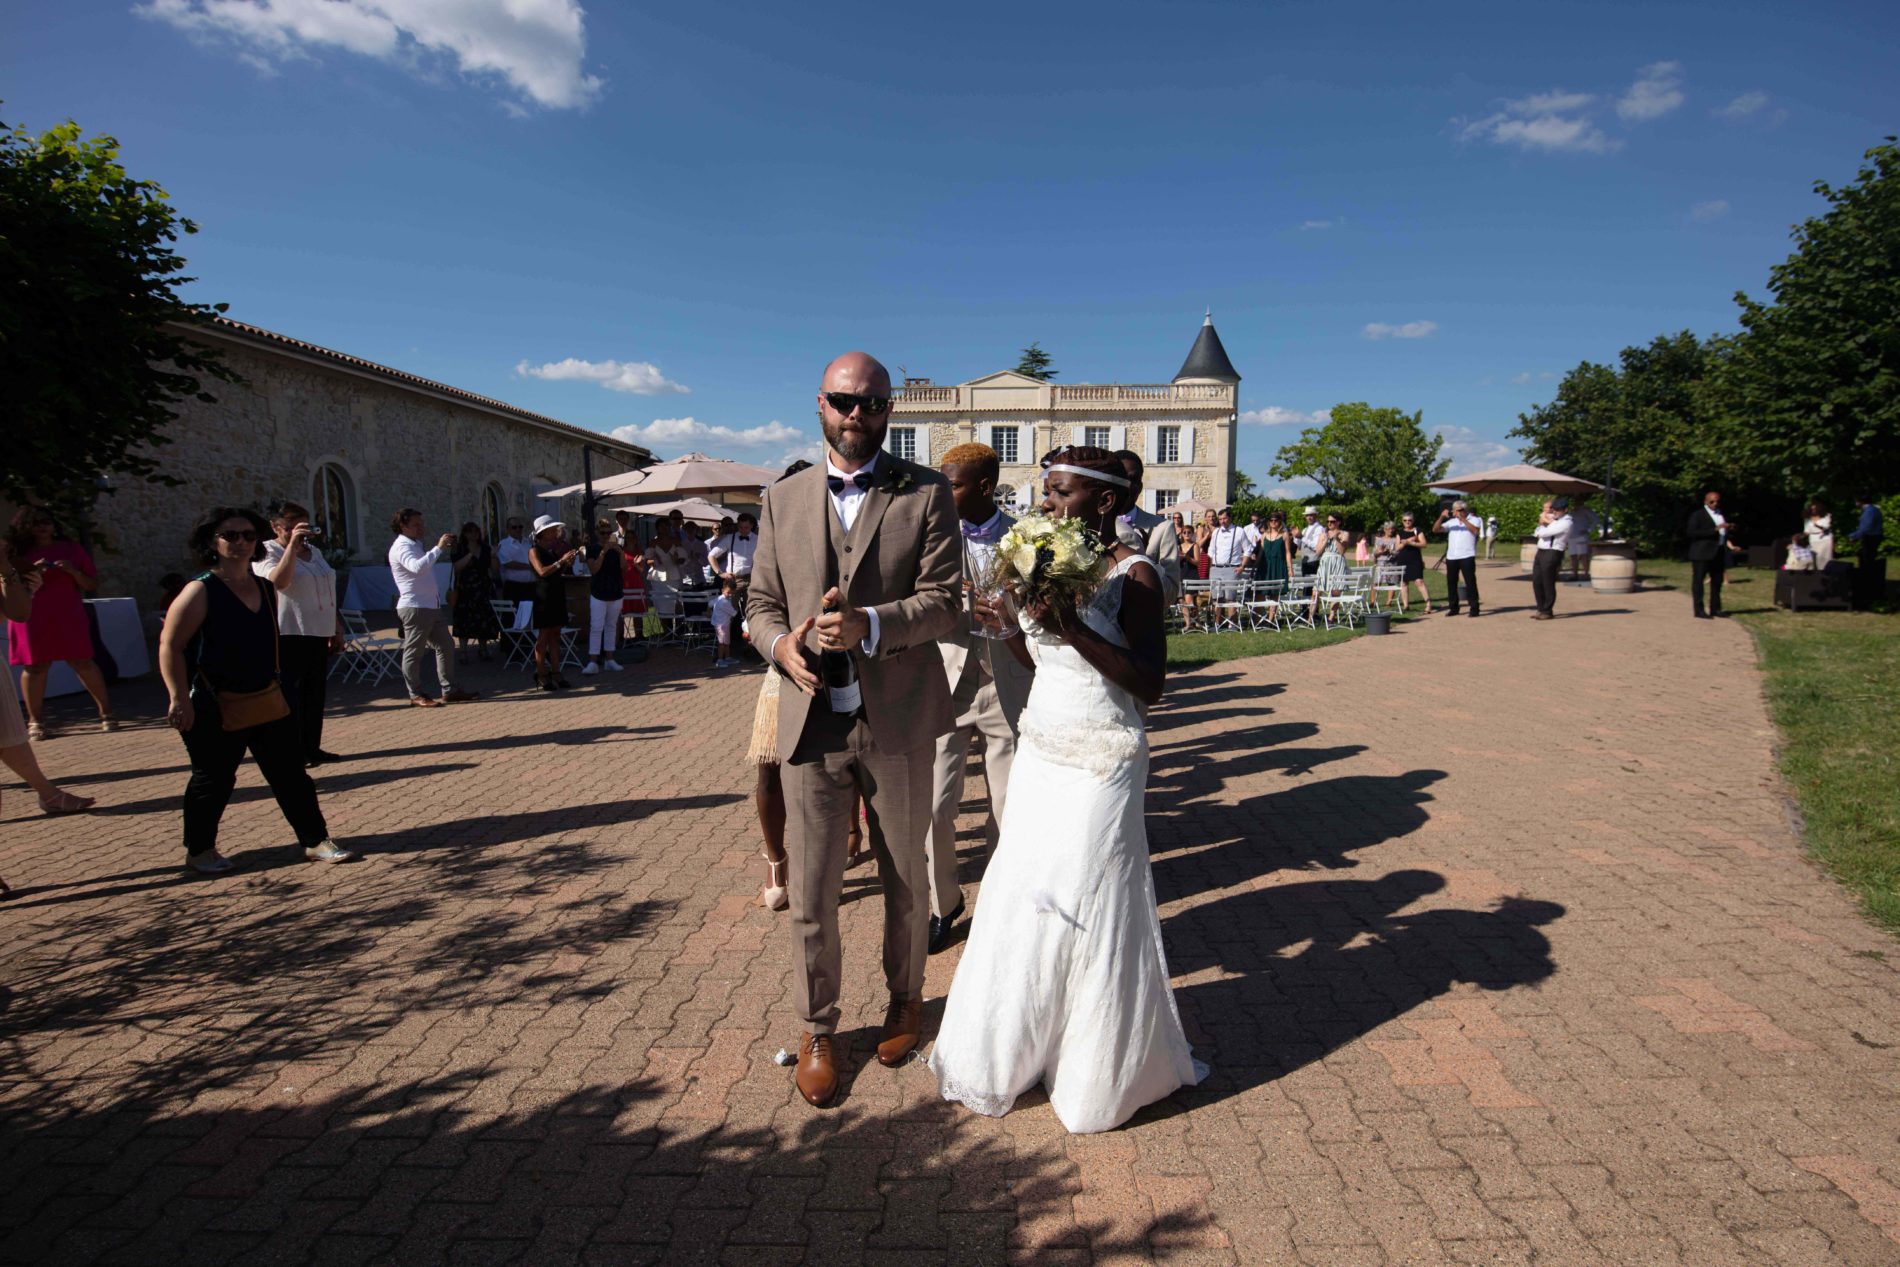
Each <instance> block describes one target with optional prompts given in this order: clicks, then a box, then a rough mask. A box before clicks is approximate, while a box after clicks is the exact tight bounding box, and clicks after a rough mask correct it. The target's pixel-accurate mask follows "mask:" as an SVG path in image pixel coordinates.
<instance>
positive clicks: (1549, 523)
mask: <svg viewBox="0 0 1900 1267" xmlns="http://www.w3.org/2000/svg"><path fill="white" fill-rule="evenodd" d="M1536 535H1537V557H1536V558H1535V559H1533V560H1532V561H1531V592H1532V593H1533V594H1535V595H1536V596H1537V614H1536V615H1535V616H1532V617H1531V619H1532V620H1553V619H1555V618H1556V615H1557V613H1556V610H1555V609H1556V606H1557V572H1558V570H1559V569H1560V568H1562V567H1563V565H1564V551H1565V548H1566V547H1567V546H1568V545H1569V543H1570V499H1569V498H1568V497H1553V498H1551V499H1550V500H1549V501H1547V502H1545V503H1544V509H1543V513H1541V514H1540V515H1538V516H1537V529H1536Z"/></svg>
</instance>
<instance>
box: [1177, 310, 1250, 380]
mask: <svg viewBox="0 0 1900 1267" xmlns="http://www.w3.org/2000/svg"><path fill="white" fill-rule="evenodd" d="M1195 379H1201V380H1209V379H1211V380H1212V381H1214V382H1217V383H1238V382H1239V381H1240V372H1239V371H1238V370H1236V369H1235V368H1234V363H1233V362H1232V361H1230V360H1228V359H1227V349H1226V348H1224V347H1222V346H1221V341H1220V335H1218V334H1216V333H1214V313H1213V310H1212V309H1209V310H1208V314H1207V317H1206V319H1205V320H1203V321H1202V322H1201V333H1200V337H1198V338H1196V339H1195V340H1194V347H1193V350H1192V351H1190V352H1189V353H1188V357H1187V360H1186V361H1183V362H1182V363H1181V372H1180V373H1179V374H1176V375H1175V376H1174V381H1175V382H1177V383H1182V382H1188V381H1190V380H1195Z"/></svg>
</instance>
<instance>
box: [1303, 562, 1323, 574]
mask: <svg viewBox="0 0 1900 1267" xmlns="http://www.w3.org/2000/svg"><path fill="white" fill-rule="evenodd" d="M1300 575H1301V576H1318V575H1319V560H1318V559H1301V560H1300Z"/></svg>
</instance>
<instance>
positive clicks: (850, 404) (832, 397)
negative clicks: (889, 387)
mask: <svg viewBox="0 0 1900 1267" xmlns="http://www.w3.org/2000/svg"><path fill="white" fill-rule="evenodd" d="M825 403H826V404H827V405H830V406H831V407H832V408H833V409H835V410H837V411H838V412H839V413H841V414H846V415H848V414H850V412H851V411H852V410H853V409H861V410H863V411H864V415H865V417H867V418H869V417H875V416H876V415H878V414H881V413H883V412H884V411H885V410H886V409H889V408H890V407H891V398H890V397H889V396H857V395H853V394H852V393H851V392H826V393H825Z"/></svg>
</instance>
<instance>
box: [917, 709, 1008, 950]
mask: <svg viewBox="0 0 1900 1267" xmlns="http://www.w3.org/2000/svg"><path fill="white" fill-rule="evenodd" d="M959 702H961V701H959ZM973 735H981V736H983V780H984V782H985V783H987V784H988V785H989V789H990V818H991V820H992V821H993V822H994V823H995V824H996V826H997V827H998V828H999V829H1000V828H1001V827H1002V823H1003V799H1004V797H1005V796H1006V795H1007V794H1008V791H1009V767H1010V764H1011V763H1012V762H1014V761H1015V760H1016V732H1015V731H1014V730H1012V729H1011V728H1010V725H1009V720H1008V719H1007V718H1005V717H1004V716H1003V705H1002V702H1001V701H1000V700H999V699H998V698H997V695H996V683H995V681H994V680H993V679H991V678H990V676H989V675H988V674H984V675H983V684H982V686H980V687H978V688H977V692H976V696H975V698H973V699H972V700H971V701H970V704H969V706H968V707H967V708H965V709H964V710H963V711H962V712H961V713H960V714H959V715H958V717H957V728H956V729H955V730H953V731H951V732H950V733H949V734H947V735H944V736H943V737H942V738H940V739H938V740H937V756H936V762H935V768H934V770H933V771H932V779H931V784H932V787H933V789H934V794H933V796H932V803H931V807H930V837H929V839H928V840H927V841H926V842H925V846H924V853H925V856H926V857H927V858H928V860H929V862H930V913H931V914H933V915H937V916H944V915H948V914H949V913H950V912H952V911H954V910H956V909H957V903H959V902H961V901H962V900H963V888H962V886H961V885H959V884H958V883H957V808H958V807H959V806H960V805H961V804H962V803H963V772H964V768H965V767H966V766H967V765H968V764H969V760H970V739H971V736H973ZM991 843H994V841H993V840H992V841H991Z"/></svg>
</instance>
